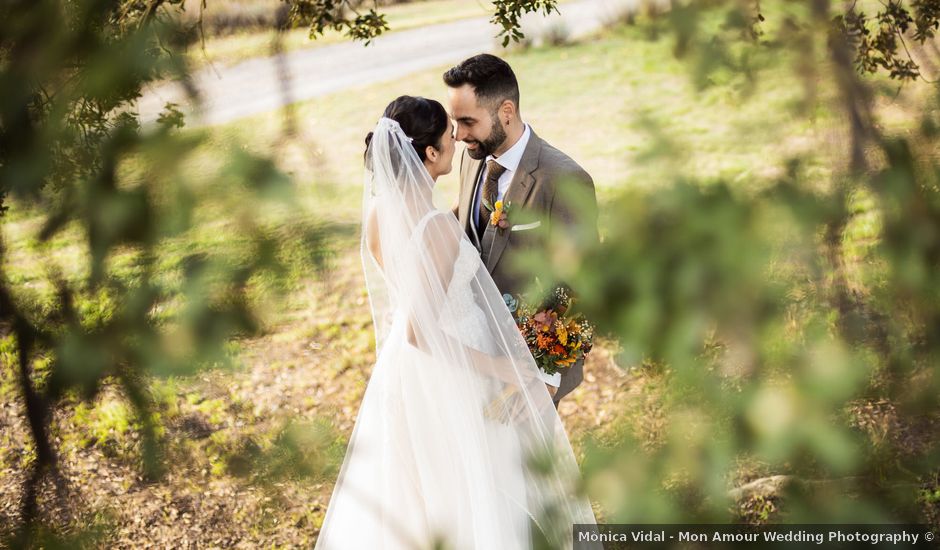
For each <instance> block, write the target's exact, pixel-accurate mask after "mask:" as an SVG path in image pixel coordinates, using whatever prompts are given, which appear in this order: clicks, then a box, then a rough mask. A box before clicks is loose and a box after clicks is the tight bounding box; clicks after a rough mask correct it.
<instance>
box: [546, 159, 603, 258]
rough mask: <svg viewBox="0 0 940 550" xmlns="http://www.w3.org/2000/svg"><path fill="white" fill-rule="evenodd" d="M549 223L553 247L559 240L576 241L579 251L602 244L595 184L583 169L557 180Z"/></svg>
mask: <svg viewBox="0 0 940 550" xmlns="http://www.w3.org/2000/svg"><path fill="white" fill-rule="evenodd" d="M548 219H549V242H550V243H555V242H559V241H558V239H565V240H567V239H573V240H574V243H575V244H576V245H578V246H579V247H581V246H593V245H595V244H597V243H598V241H599V237H598V232H597V195H596V193H595V190H594V180H593V179H592V178H591V176H590V175H589V174H588V173H587V172H585V171H584V170H583V169H581V167H577V170H572V171H571V172H568V173H565V174H563V175H560V176H559V177H558V179H557V180H556V182H555V189H554V194H553V196H552V201H551V205H550V207H549V213H548Z"/></svg>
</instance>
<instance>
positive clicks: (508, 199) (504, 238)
mask: <svg viewBox="0 0 940 550" xmlns="http://www.w3.org/2000/svg"><path fill="white" fill-rule="evenodd" d="M529 132H530V134H529V143H527V144H526V147H525V151H524V152H523V153H522V159H520V160H519V167H518V168H517V169H516V173H515V174H514V175H513V178H512V181H511V182H510V183H509V189H507V190H506V196H505V197H503V204H510V203H511V205H510V208H509V225H510V227H509V228H507V229H504V230H502V231H497V229H496V228H495V227H493V226H492V225H487V226H486V233H485V234H484V239H483V247H484V250H488V253H487V254H486V257H485V262H486V269H487V271H489V272H490V273H492V272H493V268H495V267H496V263H497V262H499V258H500V256H502V254H503V250H505V249H506V244H507V243H508V242H509V233H510V232H511V231H510V230H511V229H512V227H511V226H512V218H513V213H514V212H515V213H518V210H519V209H520V208H522V205H523V204H525V201H526V199H528V198H529V193H530V192H531V191H532V186H533V184H534V183H535V177H533V175H532V173H533V172H535V170H536V168H538V166H539V154H540V153H541V151H542V140H541V139H540V138H539V137H538V136H537V135H535V131H534V130H532V128H531V127H529Z"/></svg>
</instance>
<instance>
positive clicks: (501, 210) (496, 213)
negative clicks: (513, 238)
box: [490, 201, 512, 231]
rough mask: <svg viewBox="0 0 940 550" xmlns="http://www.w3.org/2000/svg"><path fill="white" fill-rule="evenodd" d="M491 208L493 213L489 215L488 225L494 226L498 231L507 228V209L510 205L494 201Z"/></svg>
mask: <svg viewBox="0 0 940 550" xmlns="http://www.w3.org/2000/svg"><path fill="white" fill-rule="evenodd" d="M493 206H494V208H493V212H492V213H490V225H495V226H496V228H497V229H498V230H499V231H503V230H505V229H507V228H508V227H509V208H510V207H511V206H512V203H511V202H507V203H506V204H503V201H496V204H494V205H493Z"/></svg>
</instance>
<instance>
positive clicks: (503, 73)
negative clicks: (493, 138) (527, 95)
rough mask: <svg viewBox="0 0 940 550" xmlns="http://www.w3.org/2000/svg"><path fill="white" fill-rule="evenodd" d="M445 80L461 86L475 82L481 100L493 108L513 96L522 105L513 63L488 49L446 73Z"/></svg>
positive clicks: (445, 82)
mask: <svg viewBox="0 0 940 550" xmlns="http://www.w3.org/2000/svg"><path fill="white" fill-rule="evenodd" d="M444 84H447V85H448V86H450V87H451V88H459V87H461V86H463V85H464V84H469V85H471V86H473V91H474V93H475V94H476V96H477V100H479V101H480V103H485V104H487V105H488V106H489V107H490V109H495V108H496V107H499V106H500V105H501V104H502V103H503V101H505V100H507V99H508V100H511V101H512V102H513V103H515V104H516V109H519V82H518V81H517V80H516V74H515V73H513V72H512V67H510V66H509V63H506V62H505V61H503V60H502V59H500V58H498V57H496V56H495V55H491V54H488V53H482V54H480V55H475V56H473V57H471V58H469V59H466V60H464V61H463V62H461V63H460V65H457V66H456V67H453V68H451V69H450V70H449V71H447V72H446V73H444Z"/></svg>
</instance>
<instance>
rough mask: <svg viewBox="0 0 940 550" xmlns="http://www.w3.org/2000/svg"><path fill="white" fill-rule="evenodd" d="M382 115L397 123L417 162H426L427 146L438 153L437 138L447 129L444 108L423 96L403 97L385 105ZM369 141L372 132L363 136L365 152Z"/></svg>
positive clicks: (439, 145)
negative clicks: (409, 142) (414, 153)
mask: <svg viewBox="0 0 940 550" xmlns="http://www.w3.org/2000/svg"><path fill="white" fill-rule="evenodd" d="M382 116H384V117H386V118H390V119H392V120H394V121H396V122H398V124H399V126H401V129H402V130H403V131H404V132H405V135H407V136H408V137H410V138H411V139H412V142H411V145H412V146H413V147H414V148H415V151H416V152H417V153H418V158H420V159H421V162H424V161H425V160H426V159H427V154H426V153H425V150H426V149H427V147H428V146H429V145H430V146H431V147H434V148H435V149H437V150H438V151H440V150H441V138H442V137H444V131H445V130H447V111H445V110H444V106H443V105H441V104H440V103H438V102H437V101H434V100H433V99H426V98H423V97H413V96H410V95H403V96H401V97H398V98H396V99H395V101H392V102H391V103H389V104H388V107H386V108H385V112H384V113H382ZM371 142H372V132H369V134H368V135H367V136H366V151H367V152H368V150H369V144H370V143H371Z"/></svg>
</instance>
